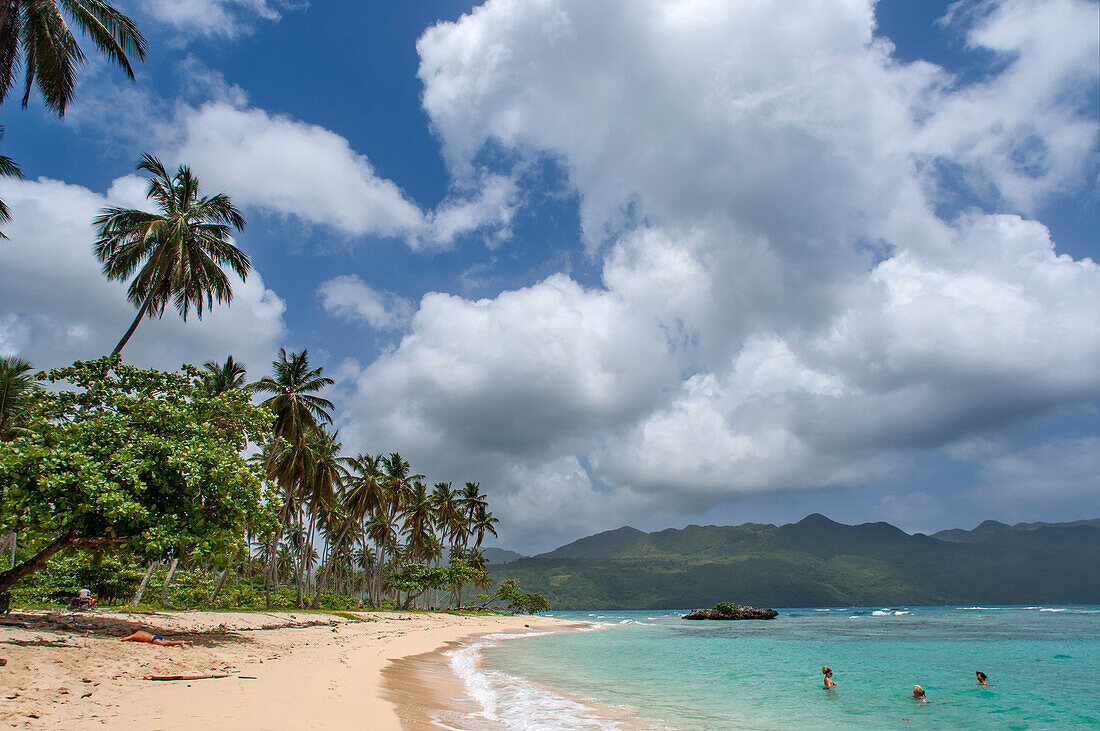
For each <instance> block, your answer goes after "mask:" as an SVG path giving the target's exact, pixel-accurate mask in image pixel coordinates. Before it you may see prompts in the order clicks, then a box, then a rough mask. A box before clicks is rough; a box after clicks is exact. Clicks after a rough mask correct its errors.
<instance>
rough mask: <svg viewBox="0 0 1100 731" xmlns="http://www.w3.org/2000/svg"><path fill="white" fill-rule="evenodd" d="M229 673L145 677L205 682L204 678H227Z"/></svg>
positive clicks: (147, 676) (148, 676)
mask: <svg viewBox="0 0 1100 731" xmlns="http://www.w3.org/2000/svg"><path fill="white" fill-rule="evenodd" d="M228 677H229V673H195V674H192V675H146V676H145V679H146V680H205V679H206V678H228Z"/></svg>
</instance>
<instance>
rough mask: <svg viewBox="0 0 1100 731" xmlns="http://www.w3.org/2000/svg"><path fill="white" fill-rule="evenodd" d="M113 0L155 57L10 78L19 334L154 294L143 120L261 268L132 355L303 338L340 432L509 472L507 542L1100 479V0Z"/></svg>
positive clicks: (58, 353) (192, 353) (926, 522)
mask: <svg viewBox="0 0 1100 731" xmlns="http://www.w3.org/2000/svg"><path fill="white" fill-rule="evenodd" d="M119 6H120V7H121V8H123V9H124V10H126V11H127V12H129V13H131V14H132V15H133V17H134V18H135V19H136V20H137V22H138V23H139V26H140V28H141V29H142V31H143V32H144V33H145V35H146V37H147V38H148V40H149V42H150V44H149V45H150V53H149V58H148V60H147V62H146V64H145V65H144V66H143V67H142V68H141V70H140V71H139V74H138V81H137V83H136V84H130V83H128V82H127V81H126V80H125V79H124V78H123V77H122V75H121V73H119V72H118V71H117V69H114V68H111V67H109V66H107V65H106V64H104V63H103V62H102V61H100V60H99V59H95V58H93V59H91V61H90V63H89V64H88V66H87V67H86V68H85V70H84V73H83V74H82V76H81V79H80V83H79V86H78V89H77V95H76V99H77V101H76V102H75V103H74V104H73V105H72V106H71V107H70V111H69V112H68V114H67V115H66V118H65V120H64V121H58V120H56V119H53V118H51V117H50V116H49V115H48V114H47V113H46V112H45V111H44V110H43V109H42V107H41V104H40V103H39V102H38V101H37V99H36V100H34V101H33V102H32V104H31V107H30V108H29V109H28V110H25V111H24V110H20V109H19V108H18V106H17V104H16V103H12V102H10V101H9V102H8V103H7V105H6V106H5V108H4V112H3V125H4V126H5V128H6V136H5V138H4V140H3V143H2V146H0V151H2V152H3V153H4V154H6V155H9V156H11V157H13V158H15V159H16V160H17V161H18V162H19V163H20V164H21V165H22V166H23V169H24V171H25V173H26V174H27V178H28V179H27V180H26V181H23V182H16V181H3V182H2V183H0V195H2V197H3V199H4V200H5V201H6V202H8V204H9V205H10V206H11V207H12V211H13V221H12V222H11V223H9V224H8V225H7V226H6V227H5V233H7V234H8V235H9V236H10V238H11V240H10V242H8V243H5V244H2V245H0V272H2V274H0V277H2V278H3V284H4V286H3V287H2V289H3V292H0V353H4V354H8V353H18V354H20V355H23V356H24V357H27V358H29V359H31V360H32V361H34V362H35V363H36V364H37V365H40V366H42V367H48V366H53V365H59V364H61V363H62V362H66V361H71V360H73V359H75V358H87V357H91V356H95V355H97V354H99V353H101V352H104V351H106V350H108V349H109V348H110V347H111V345H112V344H113V343H114V341H115V340H116V339H117V337H118V335H119V334H120V333H121V332H122V330H124V329H125V327H126V325H127V324H128V322H129V317H128V313H130V312H131V309H130V308H129V305H128V304H127V303H125V301H124V298H123V295H122V292H123V290H122V288H121V287H120V286H118V285H114V284H108V283H106V282H104V281H102V278H101V277H100V276H99V275H98V267H97V266H96V265H95V263H94V261H93V260H92V259H91V256H90V253H89V246H90V241H91V239H92V236H91V227H90V221H91V218H92V217H94V215H95V213H96V212H97V211H98V210H99V209H100V208H102V207H103V206H105V205H120V204H121V205H132V206H139V205H143V203H142V196H143V191H142V187H141V181H140V180H139V179H137V178H136V177H134V165H135V163H136V161H137V160H138V158H139V157H140V155H141V154H142V153H144V152H151V153H155V154H157V155H159V156H160V157H161V158H162V159H163V160H164V161H165V162H166V163H167V164H169V165H170V166H174V165H176V164H178V163H181V162H185V163H189V164H191V165H192V166H193V168H194V170H195V172H196V174H197V175H198V176H199V178H200V180H201V181H202V182H203V184H204V187H205V188H206V189H207V190H209V191H210V192H217V191H223V190H224V191H225V192H227V193H229V194H230V195H231V196H232V197H233V198H234V200H235V201H236V202H237V203H238V204H239V205H240V206H241V207H242V209H243V210H244V212H245V214H246V216H247V218H248V221H249V225H248V228H247V230H246V231H245V232H244V234H242V235H241V236H240V237H239V243H240V245H241V246H242V247H243V248H244V249H245V250H246V251H247V252H248V253H249V254H250V256H251V257H252V259H253V263H254V265H255V272H254V274H253V275H252V276H250V277H249V279H248V281H247V282H246V283H242V284H241V285H239V287H238V288H237V297H236V300H235V302H234V305H233V307H232V308H230V309H229V310H228V311H219V312H216V313H214V314H213V315H212V316H209V317H207V318H205V319H204V320H203V321H202V322H188V323H187V324H186V325H185V324H183V323H182V322H180V321H179V320H178V318H176V317H175V316H174V315H166V316H165V318H164V319H163V320H162V321H148V322H146V323H144V324H143V325H142V326H141V327H140V328H139V330H138V332H137V335H136V336H135V338H134V340H133V342H132V343H131V344H130V345H128V346H127V350H126V355H127V357H128V358H131V359H132V360H134V361H135V362H138V363H143V364H152V365H158V366H161V367H175V366H177V365H178V364H179V363H180V362H183V361H189V362H202V361H205V360H208V359H218V360H220V359H223V358H224V357H225V356H226V355H228V354H230V353H232V354H233V355H234V356H235V357H237V358H239V359H242V360H244V361H245V362H246V363H247V364H248V365H249V367H250V372H251V373H252V374H253V375H255V376H259V375H261V374H262V373H263V372H264V371H265V364H267V363H270V361H271V359H272V357H273V356H274V354H275V353H276V352H277V351H278V348H279V347H283V346H285V347H288V348H294V349H300V348H309V351H310V354H311V357H312V358H313V359H314V360H316V361H317V362H318V363H319V364H322V365H324V367H325V368H326V371H327V372H329V373H330V374H332V375H333V376H334V377H335V378H336V379H337V381H338V384H337V387H336V393H335V394H334V395H333V396H334V400H335V401H336V402H337V405H338V415H337V424H338V426H339V427H340V430H341V432H340V434H341V437H342V439H343V441H344V444H345V447H346V448H347V449H348V450H349V451H371V452H378V451H392V450H399V451H400V452H401V453H402V454H403V455H405V456H406V457H408V458H410V459H411V460H412V462H413V464H414V466H415V467H416V468H417V469H419V470H420V471H422V472H424V473H426V474H427V475H428V476H429V477H430V478H431V479H432V480H433V481H434V480H455V481H458V482H463V481H465V480H470V479H476V480H480V481H481V482H482V485H483V487H484V488H485V489H486V491H487V492H488V493H489V495H490V498H491V501H492V503H493V508H494V510H495V511H496V513H497V514H498V515H499V516H500V517H501V518H502V520H503V526H502V527H503V530H502V534H501V540H500V543H501V544H502V545H504V546H507V547H513V548H516V549H519V550H523V551H534V550H541V549H545V548H550V547H553V546H555V545H557V544H558V543H561V542H564V541H567V540H571V539H573V538H576V537H578V536H580V535H584V534H587V533H591V532H594V531H597V530H604V529H608V528H615V527H618V526H619V525H622V524H627V523H629V524H633V525H636V526H638V527H641V528H644V529H660V528H665V527H669V526H682V525H684V524H687V523H690V522H716V523H739V522H743V521H748V520H753V521H770V522H781V521H791V520H797V519H799V518H801V517H802V516H803V515H805V514H806V513H808V512H814V511H816V512H822V513H825V514H827V515H829V516H830V517H833V518H835V519H838V520H844V521H848V522H861V521H868V520H889V521H891V522H894V523H895V524H897V525H900V526H901V527H903V528H905V529H907V530H913V531H916V530H922V531H932V530H938V529H941V528H946V527H957V526H963V527H970V526H972V525H973V524H976V523H977V522H979V521H980V520H983V519H985V518H996V519H1001V520H1007V521H1010V522H1011V521H1016V520H1069V519H1077V518H1085V517H1096V516H1097V515H1100V416H1098V411H1097V406H1098V403H1100V368H1098V367H1097V366H1096V364H1097V363H1100V323H1098V318H1097V317H1096V313H1097V312H1100V267H1097V265H1096V264H1095V263H1094V260H1095V259H1097V258H1098V254H1100V236H1098V235H1097V233H1096V232H1097V231H1098V230H1100V228H1098V223H1100V184H1098V174H1100V164H1098V156H1097V146H1098V141H1097V131H1098V120H1100V82H1098V79H1100V56H1098V54H1100V41H1098V40H1097V39H1098V37H1100V11H1098V4H1097V3H1096V2H1092V1H1090V0H1000V1H997V2H993V1H989V2H962V3H955V4H950V3H947V2H932V1H929V2H918V1H916V0H882V1H881V2H879V3H877V4H875V3H872V2H869V0H829V1H828V2H814V3H810V2H805V3H803V2H793V3H780V2H775V3H767V2H765V3H738V2H704V1H697V2H688V1H687V0H682V1H679V2H657V1H656V0H653V1H652V2H650V1H649V0H621V1H619V2H612V1H611V0H609V1H608V2H606V3H598V4H591V3H585V2H582V0H508V1H503V0H491V1H490V2H487V3H485V4H484V6H482V7H478V8H476V9H475V8H474V6H473V5H472V4H470V3H456V2H428V1H423V2H416V3H385V2H362V3H348V4H344V3H320V2H313V3H305V2H292V1H289V0H127V2H119ZM1052 242H1053V243H1052Z"/></svg>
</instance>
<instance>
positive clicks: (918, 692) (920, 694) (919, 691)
mask: <svg viewBox="0 0 1100 731" xmlns="http://www.w3.org/2000/svg"><path fill="white" fill-rule="evenodd" d="M913 697H914V698H924V688H922V687H920V686H919V685H914V686H913Z"/></svg>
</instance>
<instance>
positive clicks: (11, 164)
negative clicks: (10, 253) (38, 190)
mask: <svg viewBox="0 0 1100 731" xmlns="http://www.w3.org/2000/svg"><path fill="white" fill-rule="evenodd" d="M3 138H4V128H3V127H0V139H3ZM0 177H4V178H16V179H18V180H22V179H23V171H22V170H21V169H20V168H19V164H18V163H17V162H15V160H12V159H11V158H10V157H6V156H4V155H0ZM10 220H11V211H9V210H8V207H7V205H6V204H5V203H4V201H0V223H7V222H8V221H10ZM6 238H8V237H7V236H5V235H4V234H3V232H0V239H6Z"/></svg>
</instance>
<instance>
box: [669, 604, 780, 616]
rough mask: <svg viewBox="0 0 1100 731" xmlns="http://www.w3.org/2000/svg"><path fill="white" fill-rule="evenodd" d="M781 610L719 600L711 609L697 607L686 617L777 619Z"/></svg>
mask: <svg viewBox="0 0 1100 731" xmlns="http://www.w3.org/2000/svg"><path fill="white" fill-rule="evenodd" d="M778 615H779V612H777V611H775V610H774V609H761V608H760V607H739V606H737V605H736V604H732V603H730V602H718V603H717V604H715V605H714V606H713V607H711V608H710V609H696V610H693V611H692V612H690V613H688V614H685V615H684V616H683V618H684V619H775V618H776V617H777V616H778Z"/></svg>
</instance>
